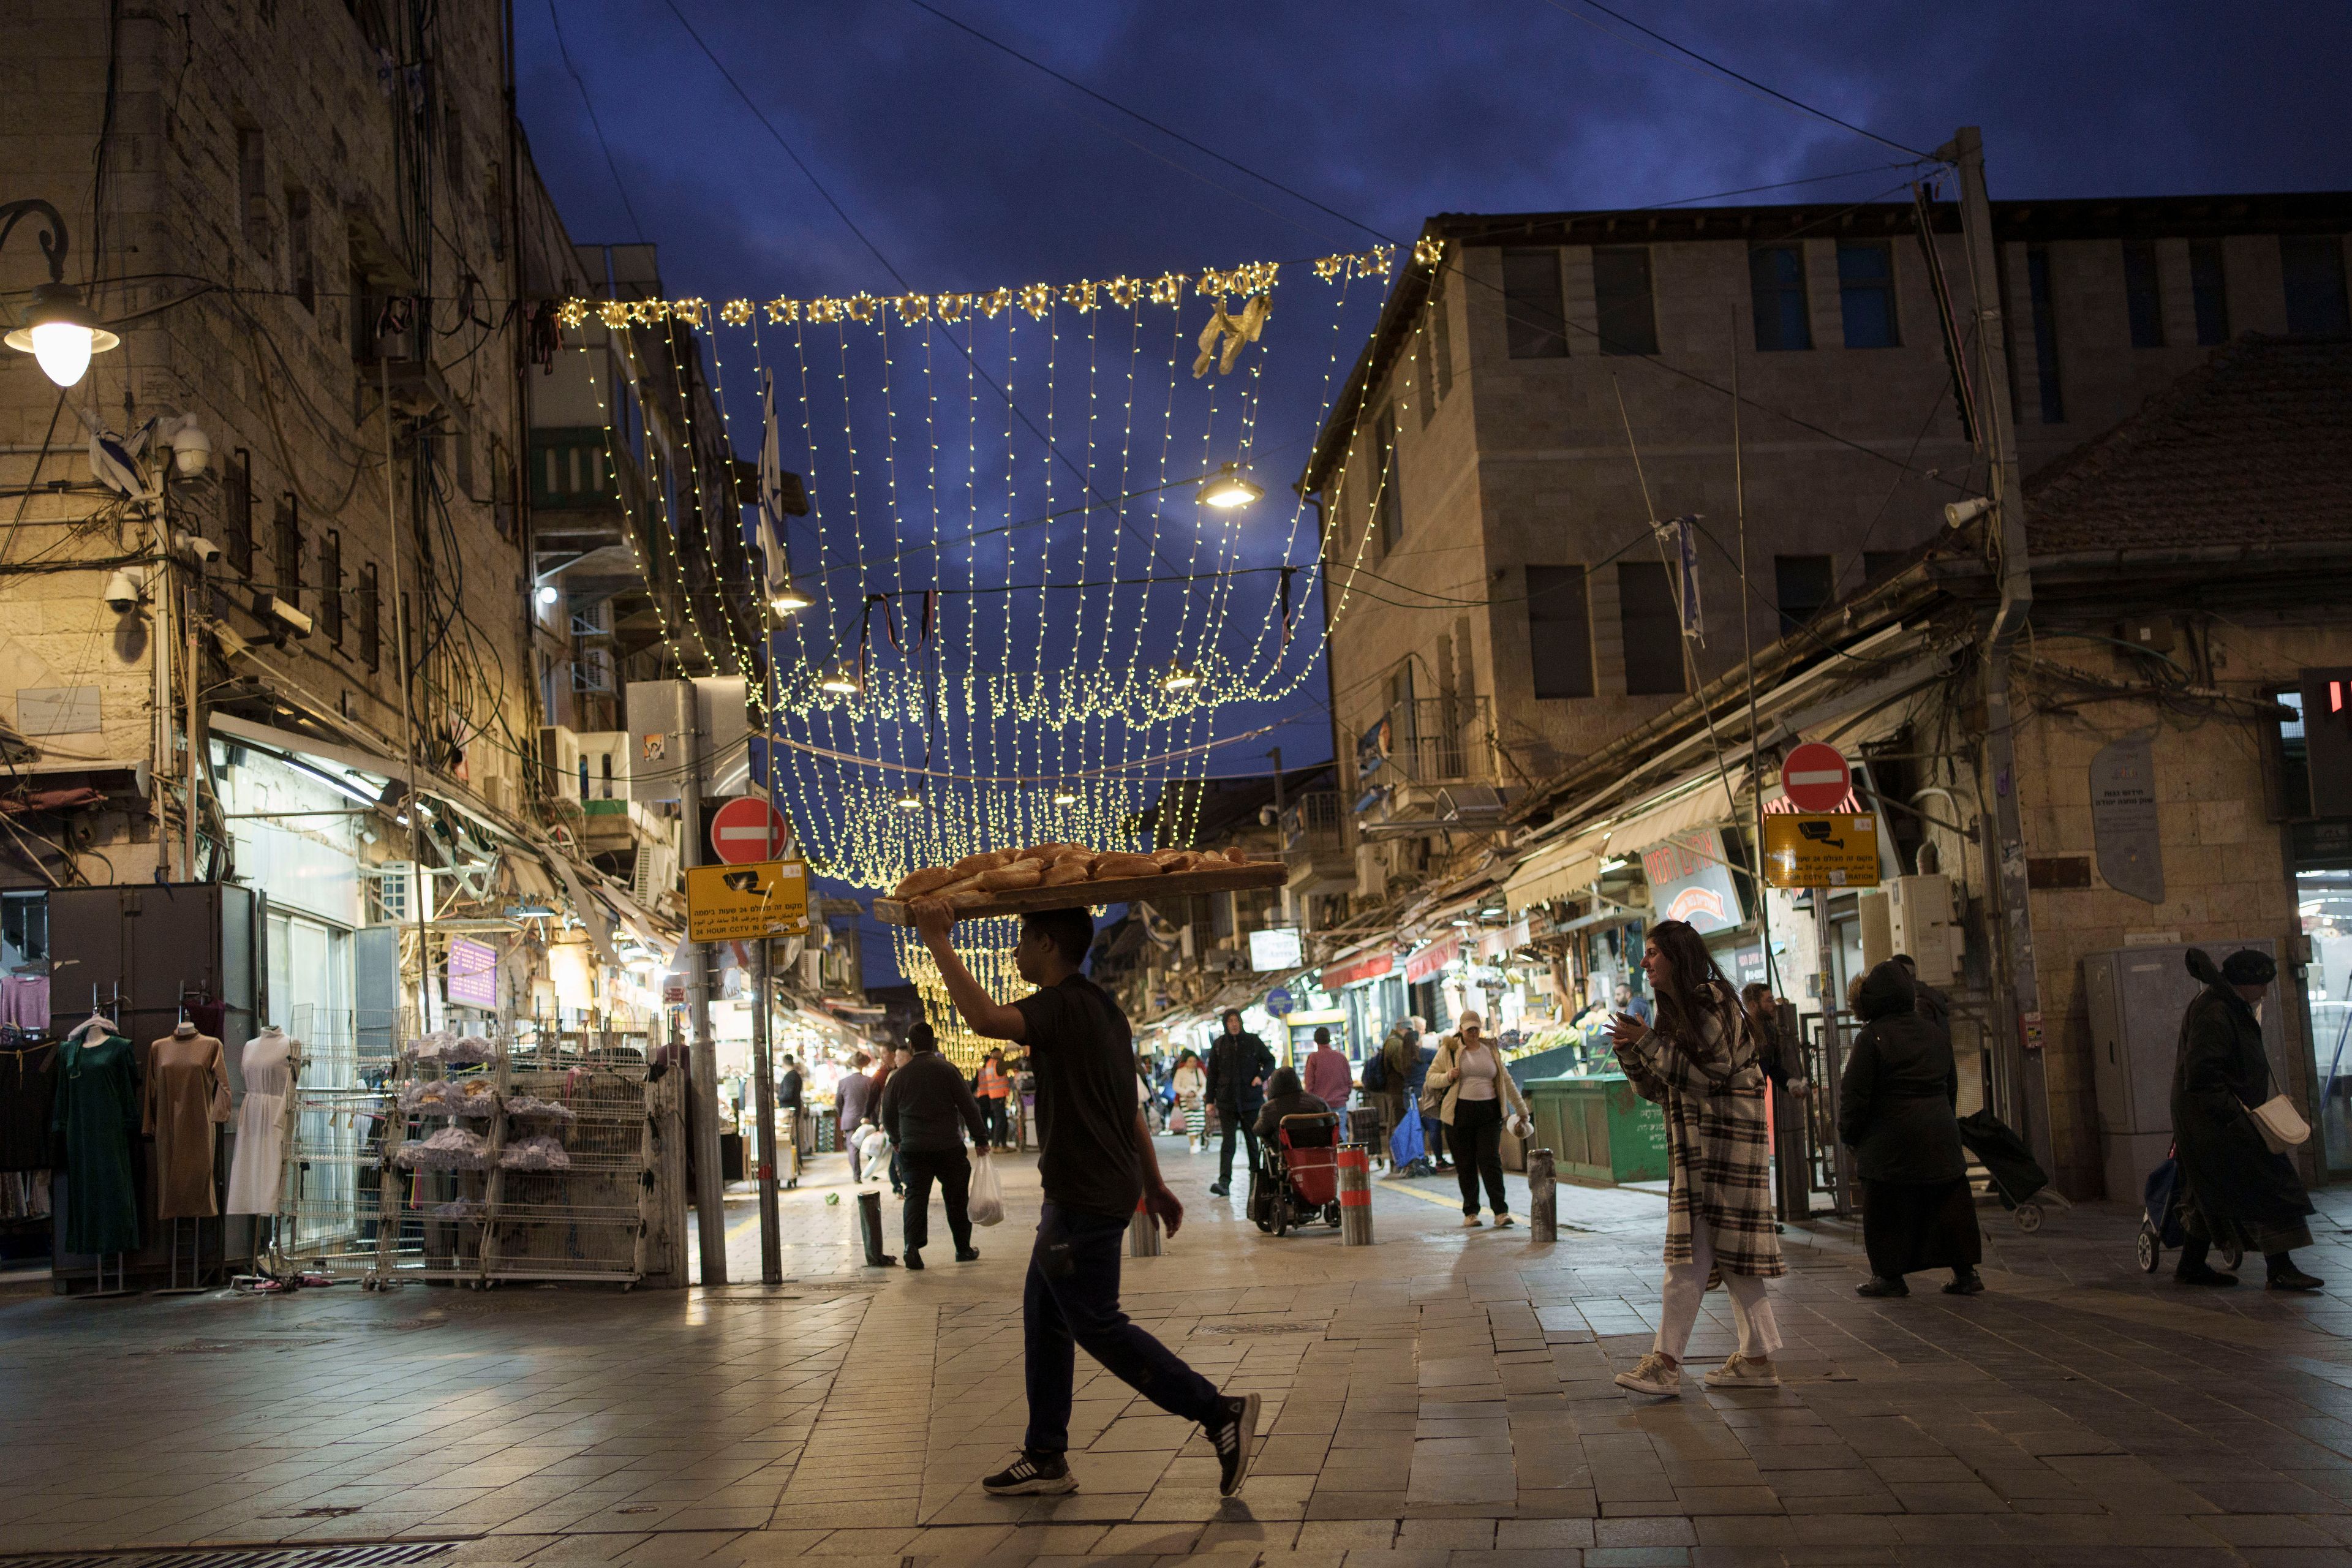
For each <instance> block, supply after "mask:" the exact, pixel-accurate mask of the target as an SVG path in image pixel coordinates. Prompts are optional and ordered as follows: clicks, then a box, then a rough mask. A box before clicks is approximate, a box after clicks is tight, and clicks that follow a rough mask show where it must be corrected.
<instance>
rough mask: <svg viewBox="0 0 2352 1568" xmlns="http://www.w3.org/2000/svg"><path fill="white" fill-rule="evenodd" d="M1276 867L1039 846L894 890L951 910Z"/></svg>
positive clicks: (1236, 854) (963, 864) (1229, 856)
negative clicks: (1033, 892) (1091, 887)
mask: <svg viewBox="0 0 2352 1568" xmlns="http://www.w3.org/2000/svg"><path fill="white" fill-rule="evenodd" d="M1281 869H1282V868H1281V866H1280V864H1279V863H1278V862H1274V861H1265V862H1259V861H1253V860H1251V859H1250V858H1249V857H1248V856H1247V855H1245V854H1244V853H1243V851H1242V850H1240V849H1239V848H1233V849H1223V850H1213V849H1155V850H1153V851H1151V852H1150V854H1147V855H1130V854H1125V853H1121V852H1118V851H1113V852H1109V853H1103V852H1098V851H1097V850H1093V849H1089V848H1087V847H1086V846H1085V845H1083V844H1038V845H1033V846H1031V847H1029V848H1026V849H989V850H983V851H982V852H981V853H980V854H977V855H967V856H965V857H964V858H962V859H961V860H959V861H957V862H956V863H955V864H954V865H952V866H928V867H925V868H923V869H921V870H919V871H910V872H908V874H907V876H906V877H904V878H903V879H900V881H899V883H898V886H897V887H896V888H894V889H891V890H890V898H891V900H894V901H897V902H901V903H903V902H908V901H911V900H916V899H945V900H947V902H948V905H949V907H950V908H951V909H957V910H968V909H973V908H977V907H979V906H980V905H982V904H988V903H992V902H995V901H996V900H998V899H1000V898H1001V897H1002V896H1003V895H1004V894H1006V893H1014V892H1025V891H1027V890H1029V889H1034V888H1062V887H1074V886H1076V885H1078V884H1081V883H1098V882H1131V881H1134V880H1136V879H1139V878H1146V877H1163V876H1181V875H1183V874H1185V873H1188V872H1197V871H1238V870H1247V871H1252V872H1269V873H1270V872H1278V871H1280V870H1281Z"/></svg>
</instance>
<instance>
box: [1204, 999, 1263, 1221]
mask: <svg viewBox="0 0 2352 1568" xmlns="http://www.w3.org/2000/svg"><path fill="white" fill-rule="evenodd" d="M1222 1022H1223V1028H1224V1033H1223V1034H1221V1035H1219V1036H1218V1037H1217V1043H1216V1044H1215V1045H1213V1046H1212V1047H1209V1103H1210V1104H1212V1105H1213V1106H1215V1107H1216V1108H1217V1125H1218V1127H1219V1128H1220V1129H1221V1130H1222V1131H1223V1146H1222V1147H1221V1148H1220V1149H1219V1150H1218V1151H1217V1181H1216V1184H1215V1185H1214V1186H1213V1187H1211V1188H1210V1189H1209V1191H1211V1192H1213V1193H1214V1194H1216V1195H1217V1196H1219V1197H1221V1198H1222V1197H1225V1196H1227V1195H1228V1194H1231V1193H1232V1191H1233V1184H1234V1139H1235V1138H1239V1139H1240V1140H1241V1141H1242V1142H1244V1144H1246V1145H1247V1146H1248V1149H1249V1162H1248V1163H1247V1165H1246V1166H1244V1169H1245V1170H1251V1171H1255V1170H1256V1169H1257V1131H1256V1126H1257V1111H1258V1107H1259V1106H1260V1105H1263V1104H1264V1103H1265V1076H1266V1074H1268V1073H1270V1072H1272V1071H1273V1070H1274V1053H1273V1052H1272V1051H1269V1050H1267V1049H1266V1048H1265V1041H1264V1040H1261V1039H1259V1038H1258V1037H1256V1036H1255V1035H1253V1034H1251V1033H1250V1032H1249V1031H1248V1030H1246V1029H1244V1028H1243V1027H1242V1016H1241V1015H1240V1014H1239V1013H1237V1012H1234V1010H1233V1009H1231V1008H1227V1009H1226V1010H1225V1016H1224V1018H1223V1020H1222Z"/></svg>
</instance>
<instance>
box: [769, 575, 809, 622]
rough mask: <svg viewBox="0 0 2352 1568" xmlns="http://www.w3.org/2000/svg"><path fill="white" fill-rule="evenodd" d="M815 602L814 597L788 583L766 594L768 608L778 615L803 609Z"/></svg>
mask: <svg viewBox="0 0 2352 1568" xmlns="http://www.w3.org/2000/svg"><path fill="white" fill-rule="evenodd" d="M815 603H816V601H815V600H814V599H812V598H810V597H809V596H808V595H806V594H803V593H802V592H801V591H800V590H799V589H798V588H795V587H793V585H792V584H789V583H787V584H784V585H783V586H782V587H781V588H779V589H777V590H776V591H775V592H774V593H773V594H772V595H769V596H768V608H770V609H772V610H773V611H775V612H776V614H778V615H780V616H789V615H791V614H793V612H794V611H796V610H805V609H807V608H808V607H809V606H810V605H814V604H815Z"/></svg>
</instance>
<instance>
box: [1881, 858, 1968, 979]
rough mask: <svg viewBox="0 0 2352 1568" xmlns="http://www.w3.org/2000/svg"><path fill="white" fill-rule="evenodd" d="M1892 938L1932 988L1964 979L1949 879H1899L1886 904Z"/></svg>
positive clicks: (1897, 950)
mask: <svg viewBox="0 0 2352 1568" xmlns="http://www.w3.org/2000/svg"><path fill="white" fill-rule="evenodd" d="M1886 907H1887V927H1888V937H1889V939H1890V940H1891V941H1892V942H1894V944H1895V952H1900V953H1907V954H1908V955H1909V956H1910V959H1911V962H1912V963H1915V964H1917V965H1918V966H1919V978H1920V979H1921V980H1922V981H1924V982H1926V983H1927V984H1929V985H1937V986H1943V985H1952V984H1958V981H1959V977H1960V931H1959V928H1958V926H1957V925H1955V924H1954V923H1953V921H1952V915H1953V910H1952V879H1950V878H1949V877H1945V876H1926V877H1897V878H1895V887H1894V889H1893V896H1892V897H1890V898H1889V899H1888V900H1887V901H1886Z"/></svg>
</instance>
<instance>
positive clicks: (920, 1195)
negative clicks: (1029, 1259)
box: [879, 1024, 988, 1268]
mask: <svg viewBox="0 0 2352 1568" xmlns="http://www.w3.org/2000/svg"><path fill="white" fill-rule="evenodd" d="M907 1046H908V1051H909V1055H908V1058H907V1062H906V1065H905V1066H903V1067H901V1068H898V1069H897V1070H896V1071H894V1072H893V1073H891V1075H890V1081H889V1083H888V1084H887V1085H885V1086H884V1088H883V1090H882V1111H881V1115H880V1117H879V1121H881V1124H882V1130H883V1131H886V1132H887V1133H889V1134H890V1136H891V1137H892V1138H893V1139H894V1140H896V1141H897V1142H898V1164H899V1169H900V1171H901V1172H902V1173H903V1174H904V1175H905V1177H906V1181H907V1207H906V1225H907V1254H906V1263H907V1267H908V1268H921V1267H922V1266H923V1248H924V1247H927V1246H929V1244H930V1239H931V1182H932V1180H933V1179H934V1178H936V1179H937V1180H938V1182H939V1184H940V1196H941V1197H942V1198H944V1199H946V1200H947V1205H948V1234H949V1235H950V1236H951V1237H954V1238H955V1249H956V1261H957V1262H958V1263H970V1262H971V1261H972V1260H973V1259H974V1258H978V1257H979V1256H980V1254H979V1253H977V1252H975V1251H973V1250H972V1246H971V1214H970V1212H969V1211H968V1210H967V1209H966V1207H965V1205H966V1203H967V1202H968V1201H969V1199H970V1197H971V1161H970V1160H967V1159H966V1158H964V1152H963V1133H964V1130H965V1129H966V1128H969V1129H971V1144H972V1147H973V1148H974V1149H977V1150H978V1151H979V1152H981V1153H982V1155H983V1156H985V1155H986V1154H987V1152H988V1125H987V1123H985V1122H984V1121H982V1120H981V1117H980V1102H979V1101H978V1100H974V1099H973V1098H972V1096H971V1085H970V1084H968V1083H966V1082H964V1080H963V1074H961V1073H960V1072H958V1071H956V1069H955V1065H954V1064H953V1063H951V1062H950V1061H949V1060H948V1059H947V1058H945V1057H943V1056H941V1055H940V1041H939V1037H938V1036H937V1035H935V1034H933V1033H932V1032H931V1026H929V1024H918V1025H916V1026H914V1027H913V1028H911V1029H909V1030H908V1031H907Z"/></svg>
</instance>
